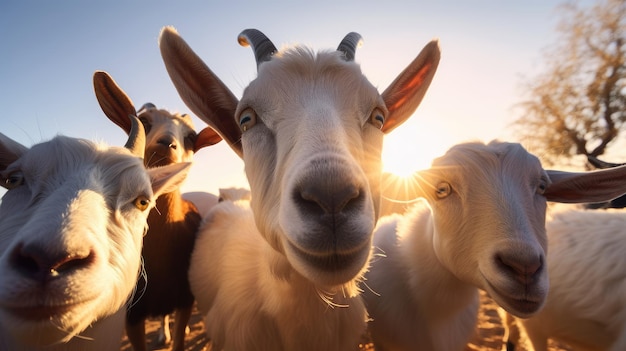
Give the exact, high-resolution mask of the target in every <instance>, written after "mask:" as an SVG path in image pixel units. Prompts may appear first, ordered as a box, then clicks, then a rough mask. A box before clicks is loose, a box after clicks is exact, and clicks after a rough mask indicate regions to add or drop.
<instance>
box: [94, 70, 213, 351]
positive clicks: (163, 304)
mask: <svg viewBox="0 0 626 351" xmlns="http://www.w3.org/2000/svg"><path fill="white" fill-rule="evenodd" d="M94 89H95V92H96V97H97V99H98V102H99V103H100V106H101V107H102V110H103V111H104V113H105V114H106V115H107V117H108V118H109V119H110V120H111V121H113V122H114V123H115V124H117V125H118V126H120V127H121V128H122V129H124V130H125V131H127V132H128V130H129V129H128V127H129V126H128V125H127V124H128V123H127V122H126V121H127V120H128V117H127V116H128V115H129V114H132V115H136V113H137V112H136V111H135V107H134V105H133V103H132V101H131V99H130V98H129V97H128V96H127V95H126V93H125V92H124V91H123V90H122V89H121V88H119V86H118V85H117V84H116V83H115V81H114V80H113V79H112V78H111V77H110V76H109V75H108V74H107V73H106V72H102V71H97V72H95V74H94ZM138 112H139V114H138V115H137V116H138V117H139V120H140V121H141V122H142V123H143V124H144V127H145V129H146V151H145V156H144V164H145V165H146V167H148V168H150V167H156V166H163V165H167V164H172V163H178V162H190V161H192V158H193V155H194V153H195V152H196V151H198V150H199V149H201V148H203V147H205V146H209V145H213V144H215V143H217V142H219V141H220V140H221V137H220V136H219V135H218V134H217V133H215V132H214V131H213V130H212V129H211V128H209V127H207V128H204V129H203V130H202V131H200V132H199V133H196V132H195V131H194V127H193V124H192V122H191V118H190V117H189V115H186V114H183V115H180V114H172V113H170V112H168V111H166V110H163V109H157V108H156V107H155V106H154V105H153V104H151V103H147V104H145V105H144V106H143V107H142V108H141V109H140V110H139V111H138ZM200 221H201V217H200V214H199V213H198V210H197V209H196V207H195V205H194V204H193V203H191V202H189V201H187V200H184V199H183V198H182V197H181V193H180V188H177V189H176V190H175V191H172V192H170V193H166V194H163V195H161V196H160V197H159V198H158V199H157V201H156V207H155V208H154V209H153V210H152V211H151V212H150V215H149V216H148V226H149V230H148V232H147V234H146V236H145V237H144V240H143V252H142V255H143V259H144V272H145V274H144V276H143V279H139V281H138V283H137V291H136V293H135V295H134V297H133V299H132V301H131V302H130V304H129V307H128V312H127V316H126V317H127V318H126V333H127V335H128V339H129V341H130V343H131V344H132V346H133V349H135V350H146V337H145V323H144V322H145V319H146V317H149V316H165V315H167V314H169V313H172V312H174V311H176V321H175V327H174V342H173V350H175V351H182V350H183V349H184V341H185V340H184V339H185V328H186V326H187V322H188V321H189V318H190V316H191V310H192V306H193V302H194V297H193V295H192V293H191V290H190V288H189V281H188V278H187V271H188V269H189V260H190V256H191V252H192V250H193V246H194V241H195V237H196V232H197V230H198V226H199V225H200Z"/></svg>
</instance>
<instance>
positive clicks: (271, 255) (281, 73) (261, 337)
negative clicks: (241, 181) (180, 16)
mask: <svg viewBox="0 0 626 351" xmlns="http://www.w3.org/2000/svg"><path fill="white" fill-rule="evenodd" d="M359 41H360V36H359V35H358V34H356V33H350V34H348V35H347V36H346V37H345V38H344V39H343V41H342V42H341V43H340V44H339V46H338V49H337V50H333V51H324V52H319V53H314V52H312V51H311V50H309V49H307V48H303V47H292V48H288V49H285V50H281V51H278V50H277V49H276V47H275V46H274V44H272V42H271V41H270V40H269V39H268V38H267V37H266V36H265V35H264V34H263V33H261V32H260V31H258V30H254V29H248V30H245V31H243V32H242V33H241V34H240V35H239V42H240V43H241V44H242V45H250V46H252V48H253V50H254V53H255V57H256V59H257V66H258V76H257V78H256V79H255V80H253V81H252V82H251V83H250V84H249V85H248V87H247V88H246V89H245V90H244V93H243V96H242V98H241V100H240V101H238V100H237V98H235V96H234V95H233V94H232V93H231V91H230V90H229V89H228V88H227V87H226V86H225V85H224V84H223V83H222V82H221V81H220V80H219V78H218V77H217V76H215V75H214V74H213V72H211V71H210V70H209V69H208V67H207V66H206V65H205V64H204V62H202V60H201V59H200V58H199V57H198V56H197V55H196V54H195V53H194V52H193V51H192V50H191V48H189V46H188V45H187V44H186V43H185V42H184V41H183V40H182V39H181V38H180V37H179V36H178V34H177V33H176V31H175V30H174V29H172V28H169V27H168V28H165V29H164V30H163V31H162V32H161V36H160V48H161V54H162V56H163V59H164V61H165V66H166V68H167V70H168V72H169V74H170V77H171V78H172V81H173V82H174V85H175V86H176V88H177V89H178V92H179V94H180V95H181V97H182V99H183V100H184V101H185V103H186V104H187V106H188V107H189V108H190V109H191V110H192V111H193V112H194V113H195V114H196V115H197V116H199V117H200V118H201V119H203V120H204V121H205V122H207V123H208V124H209V125H210V126H211V127H213V129H215V130H216V131H217V132H218V133H220V135H221V136H222V137H223V138H224V140H226V141H227V142H228V143H229V145H230V146H231V147H232V148H233V150H234V151H235V152H236V153H237V154H238V155H239V156H241V157H242V158H243V160H244V164H245V171H246V175H247V177H248V180H249V183H250V191H251V201H250V206H249V207H248V206H244V205H241V206H237V204H233V203H232V202H223V203H220V204H218V205H216V206H215V207H214V209H213V210H212V211H211V212H210V213H209V217H208V218H207V221H206V224H205V226H204V229H202V230H201V232H200V233H199V234H198V235H199V239H198V240H199V241H198V242H196V245H197V246H196V247H195V249H194V254H193V256H192V261H191V268H190V283H191V286H192V291H193V292H194V295H195V296H196V300H197V301H198V306H199V307H200V309H201V311H202V312H203V313H204V314H206V317H205V327H206V331H207V334H208V335H209V337H210V338H211V340H212V342H213V346H212V347H214V348H215V349H217V350H221V349H228V350H252V349H258V350H348V349H350V348H356V347H357V343H358V340H359V338H360V336H361V335H362V333H363V332H364V330H365V325H366V324H365V320H366V318H367V317H366V311H365V308H364V306H363V302H362V299H361V298H360V296H359V289H358V287H357V282H358V280H359V279H360V278H361V276H362V273H363V271H364V270H365V269H366V267H367V264H368V260H369V256H370V248H371V238H372V232H373V230H374V226H375V225H376V221H377V217H378V207H379V201H380V184H379V183H380V177H381V148H382V141H383V135H384V134H385V133H388V132H389V131H391V130H392V129H393V128H395V127H396V126H398V125H400V124H401V123H402V122H404V121H405V120H406V119H407V118H409V116H411V114H412V113H413V112H414V111H415V109H416V108H417V106H418V105H419V103H420V102H421V100H422V98H423V96H424V94H425V93H426V90H427V88H428V86H429V84H430V82H431V80H432V78H433V75H434V73H435V70H436V67H437V65H438V62H439V55H440V54H439V48H438V44H437V42H435V41H433V42H431V43H430V44H428V45H427V46H426V47H425V48H424V50H423V51H422V53H421V54H420V55H419V56H418V57H417V58H416V59H415V60H414V61H413V62H412V63H411V64H410V65H409V66H408V67H407V68H406V69H405V70H404V71H403V72H402V73H401V74H400V75H399V76H398V78H396V80H395V81H394V82H393V83H391V85H390V86H389V87H388V88H387V89H386V90H385V91H384V92H383V93H382V95H381V94H379V92H378V91H377V90H376V88H375V87H374V86H373V85H372V84H371V83H370V82H368V81H367V79H366V78H365V77H364V76H363V74H362V73H361V70H360V68H359V66H358V65H357V64H356V63H355V62H354V54H355V49H356V46H357V44H358V43H359ZM202 237H204V238H210V239H206V240H204V242H205V244H204V245H200V240H202Z"/></svg>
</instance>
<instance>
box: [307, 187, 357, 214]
mask: <svg viewBox="0 0 626 351" xmlns="http://www.w3.org/2000/svg"><path fill="white" fill-rule="evenodd" d="M361 194H362V191H361V190H360V189H359V188H358V187H357V186H355V185H348V186H345V187H342V188H341V189H333V190H332V191H329V189H326V188H325V187H324V186H320V185H319V184H309V185H307V186H305V187H303V188H302V189H300V191H296V194H295V197H296V202H298V203H300V204H301V205H304V206H306V207H308V209H309V210H314V208H320V209H321V210H322V211H323V212H324V213H326V214H334V213H340V212H342V211H344V210H345V209H347V208H349V207H350V204H351V203H353V202H356V200H358V199H359V198H360V197H361ZM298 200H300V201H298Z"/></svg>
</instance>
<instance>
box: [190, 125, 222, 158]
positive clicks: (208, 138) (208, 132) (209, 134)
mask: <svg viewBox="0 0 626 351" xmlns="http://www.w3.org/2000/svg"><path fill="white" fill-rule="evenodd" d="M220 141H222V137H221V136H220V135H219V134H217V132H216V131H214V130H213V129H211V127H206V128H204V129H202V130H201V131H200V133H198V138H197V139H196V143H195V144H194V146H193V152H198V150H200V149H202V148H203V147H206V146H211V145H215V144H217V143H219V142H220Z"/></svg>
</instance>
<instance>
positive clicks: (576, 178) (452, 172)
mask: <svg viewBox="0 0 626 351" xmlns="http://www.w3.org/2000/svg"><path fill="white" fill-rule="evenodd" d="M623 174H626V167H624V168H620V169H613V170H611V173H605V172H604V171H600V172H587V173H568V172H559V171H546V170H544V169H543V168H542V167H541V164H540V163H539V160H538V159H537V158H536V157H534V156H533V155H531V154H529V153H527V152H526V150H524V149H523V148H522V147H521V146H520V145H519V144H510V143H502V142H497V141H494V142H491V143H490V144H488V145H485V144H482V143H467V144H460V145H456V146H454V147H453V148H451V149H450V150H449V151H448V152H447V153H446V154H445V155H444V156H443V157H440V158H438V159H436V160H435V161H434V162H433V166H432V168H431V169H428V170H426V171H423V172H420V173H419V175H418V176H417V177H416V180H415V181H416V182H417V183H418V184H419V186H417V187H415V188H416V189H420V190H419V194H416V195H417V196H421V197H423V198H424V201H422V202H420V203H418V204H416V205H415V206H414V207H413V208H411V209H410V210H409V212H408V213H407V214H406V215H405V216H399V215H395V216H393V217H390V218H386V219H384V220H381V222H380V223H379V225H378V227H377V229H376V233H375V236H374V250H375V256H376V257H375V258H374V259H373V260H372V264H371V268H370V271H369V272H367V273H366V275H365V279H366V283H367V285H368V287H369V289H366V290H365V293H364V297H365V300H366V306H367V309H368V312H369V314H370V317H371V321H370V322H369V328H370V332H371V336H372V339H373V340H374V344H375V346H376V350H451V351H453V350H463V348H464V347H465V345H466V343H467V342H468V340H469V338H470V337H471V335H472V332H473V331H474V329H475V325H476V317H477V316H476V315H477V311H478V306H479V297H478V289H483V290H485V291H487V292H488V293H489V295H490V296H491V297H492V298H493V299H494V300H495V301H496V302H497V303H498V304H499V305H500V306H502V307H503V308H504V309H505V310H507V311H509V312H510V313H512V314H514V315H517V316H520V317H529V316H531V315H533V314H534V313H537V311H539V310H540V309H541V307H542V306H543V304H544V301H545V298H546V295H547V292H548V275H547V272H546V267H545V264H544V262H545V257H546V245H547V243H546V233H545V217H546V207H547V202H546V201H558V202H588V201H593V200H600V201H603V200H607V199H610V198H613V197H616V196H619V195H620V194H622V193H623V192H624V191H626V184H621V183H620V181H619V179H620V177H621V176H623ZM581 185H583V186H581ZM377 253H378V255H377Z"/></svg>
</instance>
